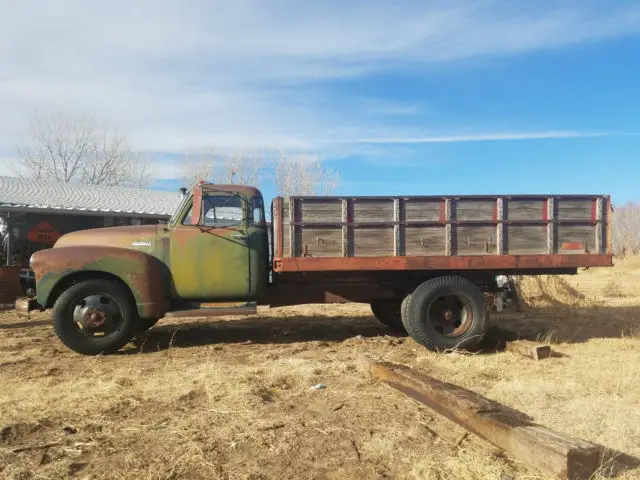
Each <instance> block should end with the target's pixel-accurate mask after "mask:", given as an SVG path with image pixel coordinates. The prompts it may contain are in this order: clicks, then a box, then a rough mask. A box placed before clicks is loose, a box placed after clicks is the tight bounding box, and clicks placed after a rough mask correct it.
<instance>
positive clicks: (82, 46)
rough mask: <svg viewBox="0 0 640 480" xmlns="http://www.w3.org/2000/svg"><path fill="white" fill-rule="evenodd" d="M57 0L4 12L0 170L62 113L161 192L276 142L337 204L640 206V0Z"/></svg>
mask: <svg viewBox="0 0 640 480" xmlns="http://www.w3.org/2000/svg"><path fill="white" fill-rule="evenodd" d="M3 3H6V5H4V6H3V5H2V4H3ZM61 5H62V3H61V2H57V1H52V2H47V4H42V3H41V2H36V1H24V2H20V3H15V2H8V1H7V0H0V7H2V10H3V11H4V12H8V13H7V14H6V15H3V17H2V18H0V65H2V67H0V105H2V107H3V108H2V111H3V113H2V115H0V173H4V174H6V173H9V172H10V171H11V170H12V164H13V162H14V151H15V149H14V147H15V144H16V143H17V142H18V141H19V139H20V137H21V135H23V132H24V129H25V126H26V124H27V122H28V120H29V117H30V115H32V114H33V112H34V110H36V109H40V110H41V109H47V108H58V107H61V106H62V107H64V108H66V109H72V110H76V111H78V112H86V111H90V112H92V113H95V114H96V115H97V116H98V117H100V118H104V119H105V120H106V121H109V122H113V123H115V124H117V125H119V126H120V127H121V128H122V130H123V131H124V132H125V133H126V134H127V135H128V137H129V138H130V141H131V143H132V146H133V147H134V148H135V149H137V150H139V151H147V152H153V154H154V158H155V162H156V169H155V171H156V174H157V176H158V177H159V178H158V181H157V182H156V184H155V186H156V187H157V188H171V189H173V188H175V187H177V186H178V185H179V183H180V181H179V180H178V179H177V177H178V176H179V168H178V163H179V162H178V159H179V156H180V154H181V152H184V151H188V150H190V149H198V148H209V149H222V150H224V149H248V148H282V149H285V150H289V151H293V152H296V151H305V152H316V153H318V154H319V155H320V156H321V157H322V158H323V159H324V160H325V161H326V163H327V164H328V165H329V166H331V167H332V168H335V169H337V170H339V171H340V174H341V177H342V183H341V184H340V187H339V189H338V191H337V193H339V194H353V195H366V194H375V195H381V194H405V193H406V194H467V193H541V192H542V193H546V192H548V193H591V192H593V193H610V194H611V195H612V196H613V199H614V202H615V203H622V202H625V201H627V200H640V194H639V193H638V188H637V187H636V185H637V179H638V178H639V177H640V155H639V153H640V95H639V93H638V88H639V87H638V85H640V3H638V2H637V1H636V2H632V1H608V2H602V1H590V0H580V1H562V0H560V1H553V2H551V1H547V0H540V1H536V2H524V1H522V2H519V1H509V2H506V1H503V0H495V1H466V2H465V1H456V0H451V1H447V2H444V1H427V2H424V1H420V2H418V1H405V2H395V3H393V2H388V1H382V0H371V1H367V2H364V1H353V2H339V1H336V0H326V1H318V2H314V3H313V4H311V3H308V2H294V1H286V0H278V1H275V0H274V1H271V2H266V1H259V0H242V1H226V2H223V1H213V2H205V1H203V0H202V1H201V0H192V1H190V2H178V1H169V0H158V1H155V2H152V1H150V0H149V1H147V0H142V1H140V2H136V4H135V6H131V5H130V4H129V3H128V2H124V0H114V1H113V2H109V4H108V5H107V4H105V3H104V2H82V1H80V0H68V1H67V2H64V5H65V8H61ZM264 191H265V195H266V196H271V195H272V194H273V193H274V191H273V186H272V185H270V184H269V183H268V182H266V183H265V185H264Z"/></svg>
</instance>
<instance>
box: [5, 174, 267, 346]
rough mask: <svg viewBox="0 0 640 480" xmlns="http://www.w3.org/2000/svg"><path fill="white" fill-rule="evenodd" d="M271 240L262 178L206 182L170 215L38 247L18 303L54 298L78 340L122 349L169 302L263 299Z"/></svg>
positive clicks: (171, 308)
mask: <svg viewBox="0 0 640 480" xmlns="http://www.w3.org/2000/svg"><path fill="white" fill-rule="evenodd" d="M268 242H269V234H268V225H267V222H266V219H265V212H264V201H263V197H262V194H261V192H260V191H259V190H258V189H257V188H254V187H250V186H241V185H215V184H208V183H200V184H198V185H197V186H196V187H195V188H194V189H193V190H192V191H191V192H188V193H186V194H185V195H184V198H183V200H182V202H181V204H180V206H179V207H178V208H177V210H176V212H175V213H174V215H173V216H172V217H171V219H170V220H169V222H167V223H166V224H159V225H144V226H126V227H109V228H101V229H93V230H84V231H78V232H73V233H70V234H67V235H64V236H62V237H61V238H60V239H59V240H58V241H57V242H56V244H55V245H54V247H53V248H51V249H46V250H41V251H39V252H36V253H35V254H34V255H33V256H32V257H31V268H32V269H33V271H34V273H35V278H36V298H35V299H20V300H18V302H17V303H16V309H17V310H18V311H19V312H22V313H23V314H24V313H25V312H26V313H27V314H28V312H29V311H30V310H32V309H47V308H53V323H54V327H55V329H56V333H57V334H58V337H59V338H60V339H61V340H62V342H63V343H65V344H66V345H67V346H68V347H70V348H71V349H72V350H75V351H77V352H80V353H85V354H95V353H100V352H102V351H113V350H118V349H119V348H121V347H122V346H123V345H124V343H126V342H127V341H128V340H129V339H130V338H131V336H132V334H134V333H135V332H136V331H142V330H145V329H146V328H149V327H150V326H151V325H153V324H155V322H157V320H158V319H159V318H161V317H163V316H165V315H166V314H167V313H169V312H191V313H192V314H193V310H197V309H200V308H203V307H204V306H205V305H213V306H215V305H216V304H222V303H223V302H226V303H227V304H228V303H236V304H238V303H240V304H246V303H255V302H257V301H258V300H259V299H260V298H261V297H262V296H264V295H265V292H266V289H267V287H268V281H269V272H270V266H269V243H268ZM226 310H228V309H226Z"/></svg>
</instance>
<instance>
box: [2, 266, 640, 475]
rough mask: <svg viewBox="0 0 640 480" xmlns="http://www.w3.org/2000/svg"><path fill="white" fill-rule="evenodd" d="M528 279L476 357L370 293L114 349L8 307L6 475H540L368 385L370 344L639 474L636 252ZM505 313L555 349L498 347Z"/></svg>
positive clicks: (169, 329)
mask: <svg viewBox="0 0 640 480" xmlns="http://www.w3.org/2000/svg"><path fill="white" fill-rule="evenodd" d="M522 289H523V293H524V296H525V298H526V300H527V303H528V305H529V306H528V307H527V308H525V309H524V311H523V312H522V313H514V312H503V313H500V314H494V315H493V317H492V325H493V327H492V331H491V333H490V335H489V337H488V339H487V341H486V345H485V346H484V349H483V351H481V352H478V353H475V354H464V353H462V352H453V353H449V354H435V353H431V352H429V351H427V350H425V349H424V348H422V347H420V346H418V345H417V344H416V343H414V342H413V341H412V340H411V339H410V338H405V337H395V336H389V332H388V331H387V330H386V329H385V327H384V326H382V325H381V324H379V323H378V322H377V320H376V319H375V318H373V317H372V316H371V313H370V310H369V308H368V306H363V305H345V306H307V307H300V308H282V309H274V310H266V311H264V312H262V313H261V314H260V315H259V316H257V317H253V318H241V319H231V318H230V319H221V320H215V321H211V322H207V321H203V320H199V319H188V320H182V321H180V322H177V321H176V322H174V321H172V322H167V323H164V324H163V323H160V324H158V325H157V326H156V327H155V328H153V329H152V330H151V331H150V332H149V333H148V335H147V336H146V338H145V339H144V340H143V343H142V345H138V346H136V345H134V344H131V345H130V346H128V348H127V349H125V350H124V351H123V352H121V353H120V354H117V355H111V356H103V357H84V356H80V355H76V354H74V353H72V352H70V351H68V350H67V349H66V348H64V347H63V346H62V345H61V344H60V343H59V342H58V340H57V339H56V338H55V336H54V334H53V331H52V329H51V326H50V325H49V322H48V316H47V314H46V313H45V314H42V315H41V316H40V317H39V318H37V319H35V320H31V321H27V322H25V321H22V320H19V319H18V318H17V317H15V316H14V314H13V313H11V312H9V313H4V314H0V431H1V437H0V477H1V478H6V479H20V480H27V479H59V478H60V479H61V478H88V479H124V478H126V479H132V478H133V479H158V480H160V479H167V480H168V479H234V480H235V479H254V480H258V479H281V478H282V479H359V480H364V479H379V478H398V479H404V478H406V479H443V480H444V479H482V480H485V479H495V480H506V479H510V478H512V479H542V478H544V477H543V476H541V475H539V474H538V473H536V472H535V471H533V470H530V469H528V468H527V467H526V466H525V465H522V464H520V463H518V462H514V461H513V460H511V459H510V458H508V457H507V456H505V455H504V454H502V453H501V452H500V451H498V450H496V449H495V448H493V447H491V446H490V445H488V444H487V443H485V442H483V441H481V440H478V439H476V438H473V437H466V438H463V437H461V436H460V435H461V433H462V430H460V429H459V427H457V426H454V425H452V424H450V423H448V422H447V421H445V420H442V419H441V418H440V417H438V415H437V414H435V413H434V412H432V411H430V410H429V409H428V408H426V407H424V406H421V405H419V404H417V403H416V402H414V401H412V400H410V399H408V398H406V397H404V396H403V395H401V394H400V393H398V392H397V391H395V390H392V389H391V388H389V387H386V386H384V385H381V384H377V383H375V382H374V381H373V380H371V378H369V377H368V376H367V375H366V371H365V370H364V369H363V361H362V359H363V358H364V357H365V356H366V355H373V356H375V357H376V358H380V359H384V360H389V361H394V362H399V363H403V364H406V365H409V366H412V367H414V368H415V369H418V370H421V371H425V372H428V373H430V374H431V375H433V376H435V377H436V378H439V379H443V380H445V381H450V382H452V383H455V384H458V385H462V386H464V387H467V388H470V389H472V390H474V391H477V392H479V393H481V394H483V395H485V396H487V397H489V398H491V399H494V400H497V401H499V402H501V403H503V404H505V405H508V406H510V407H513V408H515V409H517V410H519V411H521V412H523V413H526V414H527V415H529V416H530V417H531V418H532V419H533V420H534V421H535V422H537V423H541V424H543V425H545V426H547V427H550V428H553V429H556V430H559V431H562V432H566V433H568V434H571V435H574V436H577V437H580V438H583V439H586V440H590V441H592V442H596V443H598V444H601V445H603V446H605V447H607V449H608V451H607V456H606V457H605V458H604V459H603V462H602V468H601V471H600V472H598V474H597V475H596V477H595V478H598V479H602V478H609V477H612V476H613V477H615V478H619V479H625V480H627V479H632V478H640V468H639V467H637V466H636V467H635V468H634V467H633V464H634V458H638V457H640V260H638V259H629V260H624V261H621V262H619V263H618V264H617V265H616V267H615V268H613V269H600V270H589V271H584V272H581V273H579V274H578V275H577V276H572V277H562V278H544V277H541V278H529V279H523V280H522ZM499 328H501V329H503V330H504V329H505V328H507V329H509V330H510V331H512V332H515V334H517V335H519V336H521V337H524V338H531V339H535V338H544V339H545V340H546V341H549V342H552V343H553V345H554V350H555V351H556V352H557V353H558V355H556V356H554V357H553V358H550V359H547V360H544V361H540V362H534V361H532V360H527V359H525V358H521V357H518V356H516V355H514V354H513V353H510V352H505V351H502V350H501V348H500V347H501V345H502V343H503V342H502V337H501V336H500V335H502V334H500V335H498V334H496V331H497V330H498V329H499ZM317 384H323V385H325V386H326V388H323V389H316V390H314V389H310V387H312V386H313V385H317ZM44 445H50V446H49V447H47V448H43V446H44ZM34 447H36V448H34ZM22 448H25V450H24V451H20V449H22ZM16 450H18V451H16ZM616 458H617V459H618V460H615V459H616ZM625 465H626V467H624V466H625Z"/></svg>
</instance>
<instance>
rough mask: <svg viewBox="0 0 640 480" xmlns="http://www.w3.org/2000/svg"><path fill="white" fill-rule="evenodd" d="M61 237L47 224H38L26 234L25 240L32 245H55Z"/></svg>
mask: <svg viewBox="0 0 640 480" xmlns="http://www.w3.org/2000/svg"><path fill="white" fill-rule="evenodd" d="M61 236H62V235H61V234H60V233H58V232H57V231H56V230H55V229H54V228H53V227H52V226H51V225H49V224H48V223H47V222H40V223H39V224H38V226H37V227H35V228H33V229H31V230H30V231H29V233H27V239H28V240H29V241H30V242H34V243H55V242H56V240H58V239H59V238H60V237H61Z"/></svg>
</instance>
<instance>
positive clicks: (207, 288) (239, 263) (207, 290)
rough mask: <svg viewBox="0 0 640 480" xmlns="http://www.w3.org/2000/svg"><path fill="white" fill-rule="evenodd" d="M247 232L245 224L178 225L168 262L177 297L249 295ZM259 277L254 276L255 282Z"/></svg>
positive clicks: (202, 297) (239, 296)
mask: <svg viewBox="0 0 640 480" xmlns="http://www.w3.org/2000/svg"><path fill="white" fill-rule="evenodd" d="M248 240H249V238H248V232H247V231H246V229H245V228H244V227H234V228H213V227H209V228H203V227H193V226H191V225H188V226H182V225H180V226H177V227H176V228H175V229H174V230H173V231H172V232H171V240H170V255H169V262H168V263H169V266H170V268H171V274H172V284H173V287H174V292H173V295H174V296H176V297H178V298H192V299H204V298H246V297H247V296H249V295H250V289H251V283H252V282H251V280H252V277H251V276H250V275H252V274H254V273H257V272H250V269H249V251H250V249H249V245H248ZM256 278H257V277H253V280H254V282H255V281H256Z"/></svg>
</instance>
